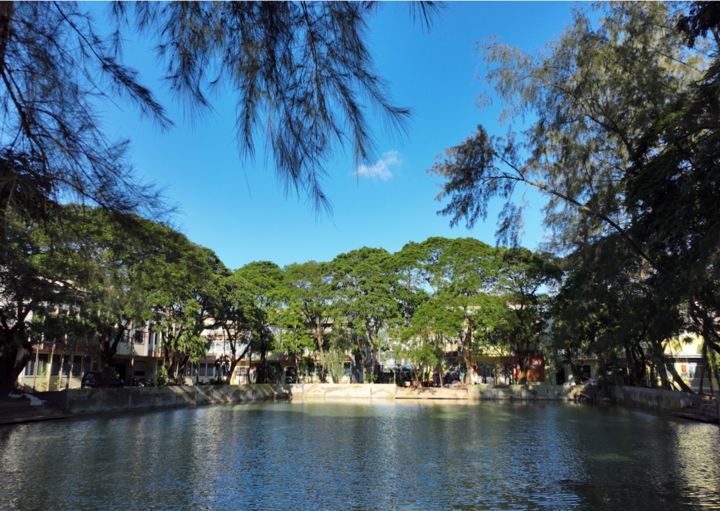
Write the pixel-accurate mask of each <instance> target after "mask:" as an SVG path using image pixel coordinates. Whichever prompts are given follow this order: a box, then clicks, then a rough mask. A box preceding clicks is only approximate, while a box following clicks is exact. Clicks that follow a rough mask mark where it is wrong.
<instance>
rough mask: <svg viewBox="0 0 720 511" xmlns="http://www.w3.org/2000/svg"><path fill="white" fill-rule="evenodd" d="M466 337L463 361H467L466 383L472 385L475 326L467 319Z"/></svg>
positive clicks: (464, 338)
mask: <svg viewBox="0 0 720 511" xmlns="http://www.w3.org/2000/svg"><path fill="white" fill-rule="evenodd" d="M465 327H466V330H465V335H464V336H463V359H464V360H465V381H464V382H463V383H465V384H466V385H470V384H471V383H472V381H470V371H471V370H472V354H473V353H472V342H473V324H472V320H471V319H470V318H468V317H467V316H466V317H465Z"/></svg>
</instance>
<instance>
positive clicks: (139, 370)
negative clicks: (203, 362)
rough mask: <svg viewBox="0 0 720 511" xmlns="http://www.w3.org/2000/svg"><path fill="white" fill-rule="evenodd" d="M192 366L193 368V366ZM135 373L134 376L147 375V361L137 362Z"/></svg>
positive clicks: (134, 368)
mask: <svg viewBox="0 0 720 511" xmlns="http://www.w3.org/2000/svg"><path fill="white" fill-rule="evenodd" d="M190 367H191V368H192V366H190ZM133 373H134V376H145V362H135V366H134V367H133ZM191 374H192V373H191Z"/></svg>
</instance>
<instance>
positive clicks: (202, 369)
mask: <svg viewBox="0 0 720 511" xmlns="http://www.w3.org/2000/svg"><path fill="white" fill-rule="evenodd" d="M198 369H199V372H198V376H205V364H198Z"/></svg>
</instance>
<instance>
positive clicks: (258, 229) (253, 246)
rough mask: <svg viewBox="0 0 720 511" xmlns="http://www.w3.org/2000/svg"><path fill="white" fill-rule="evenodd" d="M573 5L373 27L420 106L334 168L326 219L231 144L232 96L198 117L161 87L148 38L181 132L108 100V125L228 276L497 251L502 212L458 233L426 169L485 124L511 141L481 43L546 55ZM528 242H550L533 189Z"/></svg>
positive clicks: (382, 63) (395, 84) (132, 48)
mask: <svg viewBox="0 0 720 511" xmlns="http://www.w3.org/2000/svg"><path fill="white" fill-rule="evenodd" d="M573 5H574V4H572V3H542V2H530V3H524V2H502V3H490V2H486V3H475V2H458V3H449V4H447V9H446V10H444V11H443V12H442V14H441V17H440V19H439V20H437V22H436V24H435V26H434V28H433V29H432V30H431V32H430V33H426V32H424V31H423V30H422V29H421V27H420V26H419V24H415V25H414V24H413V23H412V20H411V18H410V16H409V14H408V11H407V8H406V7H405V6H402V5H399V4H386V5H384V6H383V7H382V8H381V9H380V11H379V14H378V16H377V17H376V18H375V19H374V20H373V21H372V23H371V27H370V28H371V33H370V38H371V39H370V45H371V48H372V49H373V51H374V54H375V58H376V64H377V68H378V70H379V72H380V74H381V75H382V76H383V77H384V78H385V79H386V80H387V81H388V83H389V86H390V91H391V94H392V98H393V100H394V103H395V104H399V105H402V106H407V107H410V108H411V109H412V111H413V115H412V118H411V120H410V123H409V126H410V129H409V132H408V134H407V136H405V137H400V138H399V137H397V136H389V135H390V134H388V133H386V132H384V131H383V130H382V129H381V128H378V129H377V130H376V131H375V139H376V146H377V158H376V160H375V161H373V162H369V163H367V164H366V165H365V166H364V167H361V168H360V169H357V168H356V167H355V166H354V165H353V160H352V155H351V151H350V149H349V148H348V149H347V150H346V151H345V152H344V153H343V152H342V151H341V152H339V153H338V154H336V158H335V159H334V160H333V161H331V162H329V163H328V165H327V168H326V170H327V172H328V179H327V180H326V182H325V191H326V193H327V195H328V196H329V197H330V199H331V201H332V204H333V209H334V214H333V215H332V216H324V217H321V218H319V219H318V218H317V215H316V212H315V211H314V210H313V209H312V208H311V207H310V205H309V204H308V203H307V202H306V201H305V198H304V197H299V198H298V197H296V196H289V197H286V196H285V195H284V194H283V190H282V188H281V186H280V185H279V184H278V182H277V180H276V178H275V174H274V169H273V168H272V160H269V162H268V164H267V165H266V161H265V158H264V157H263V155H262V143H260V144H259V146H258V150H259V151H258V155H257V158H256V160H255V162H250V163H243V162H242V161H241V160H240V159H239V157H238V153H237V149H236V145H235V141H234V138H233V124H234V116H233V98H232V97H230V96H227V97H219V98H217V100H216V102H215V104H214V106H215V112H214V113H213V114H210V115H207V116H205V117H203V118H202V119H200V120H195V121H194V122H193V121H192V119H190V118H189V117H188V116H187V115H185V113H184V112H183V109H182V108H180V107H179V106H178V105H177V103H175V102H173V100H172V97H171V96H170V95H169V93H168V91H167V89H165V88H163V85H162V81H161V75H160V73H159V70H158V67H159V66H158V65H157V61H156V60H155V57H154V55H153V54H152V53H151V52H149V51H148V47H147V45H146V44H145V43H139V42H135V41H128V43H127V45H126V48H125V59H126V62H127V63H128V64H130V65H132V66H134V67H136V68H137V69H138V70H139V71H140V73H141V77H142V78H141V79H142V82H143V83H145V84H146V85H148V86H150V87H151V88H152V89H153V90H154V91H156V93H157V95H158V97H159V99H160V100H161V102H162V103H163V104H164V105H165V106H166V107H167V108H168V110H169V113H170V116H171V118H172V119H173V120H174V121H175V123H176V127H175V128H173V129H172V130H170V131H169V132H166V133H161V132H159V131H158V130H157V129H155V127H154V126H153V125H152V123H151V122H148V121H144V120H142V119H140V116H139V114H138V113H137V111H135V110H134V109H133V108H132V106H130V105H123V104H120V108H116V107H115V106H114V105H107V108H106V109H105V111H104V120H105V127H106V130H107V132H108V134H110V135H111V136H116V137H127V138H129V139H130V141H131V143H132V149H131V151H132V152H131V157H132V160H133V162H134V165H135V167H136V170H137V175H138V177H139V178H140V179H141V180H143V181H145V182H148V181H151V182H155V183H156V184H157V185H159V186H161V187H164V188H165V194H166V196H167V197H168V198H169V200H170V201H171V202H174V203H176V204H177V205H178V206H179V213H178V214H177V215H176V216H175V218H174V222H175V224H176V226H177V227H178V228H179V229H180V230H181V231H182V232H184V233H185V234H186V235H187V236H188V237H189V238H190V239H191V240H192V241H194V242H196V243H199V244H201V245H204V246H206V247H209V248H211V249H213V250H215V252H216V253H217V254H218V255H219V256H220V258H221V259H222V260H223V261H224V262H225V264H226V265H227V266H228V267H230V268H233V269H235V268H239V267H241V266H243V265H245V264H247V263H249V262H252V261H259V260H270V261H274V262H276V263H277V264H279V265H281V266H282V265H286V264H290V263H293V262H304V261H308V260H317V261H327V260H331V259H333V258H334V257H335V256H336V255H338V254H341V253H343V252H347V251H350V250H353V249H356V248H360V247H363V246H369V247H383V248H385V249H387V250H389V251H391V252H395V251H397V250H400V249H401V248H402V247H403V245H405V244H406V243H407V242H409V241H423V240H425V239H426V238H428V237H430V236H446V237H467V236H470V237H474V238H477V239H480V240H482V241H484V242H486V243H489V244H494V243H495V240H494V233H495V230H496V217H497V210H498V209H499V207H500V204H499V203H498V204H496V206H497V207H496V208H495V209H494V210H491V211H490V213H489V215H488V219H487V221H486V222H484V223H483V222H478V224H477V225H476V226H475V227H474V228H473V229H471V230H468V229H466V228H465V227H464V226H459V227H456V228H453V229H451V228H450V227H449V220H448V218H444V217H439V216H437V215H436V211H437V210H438V209H439V208H440V206H441V205H440V203H438V202H436V201H434V197H435V196H436V195H437V193H438V192H439V188H438V186H437V185H438V183H439V181H438V180H436V179H433V178H431V177H430V176H428V175H427V174H426V172H425V170H426V169H428V168H429V167H431V166H432V164H433V161H434V159H435V157H436V156H437V155H438V154H440V153H441V152H442V151H443V150H444V149H445V148H447V147H450V146H453V145H457V144H458V143H460V142H461V141H462V140H464V139H465V138H466V137H467V136H468V135H469V134H470V133H471V131H473V130H474V129H475V128H476V127H477V125H478V124H482V125H483V126H485V128H486V129H488V131H490V132H491V133H492V132H495V133H498V134H500V133H504V132H505V131H506V129H507V127H506V126H504V127H501V126H499V125H498V122H497V118H498V113H499V108H498V105H495V106H493V107H492V108H489V109H486V110H484V111H481V110H479V109H478V108H477V107H476V100H477V97H478V95H479V94H480V93H481V92H482V91H483V90H484V89H485V88H486V87H487V86H486V85H485V84H484V82H483V80H482V76H480V75H479V72H481V68H480V67H479V66H480V61H479V57H478V54H477V52H476V45H477V41H481V40H483V39H484V38H486V37H489V36H492V35H496V36H497V37H498V38H499V39H500V40H501V41H504V42H507V43H509V44H511V45H515V46H518V47H520V48H521V49H523V50H527V51H535V50H536V49H539V48H541V47H542V46H544V45H545V44H546V43H548V42H549V41H551V40H552V39H553V38H555V37H557V36H558V35H559V34H560V33H561V32H562V30H563V28H564V27H565V26H566V25H567V24H568V23H570V21H571V9H572V7H573ZM525 199H526V200H528V201H529V202H530V206H531V211H530V213H529V214H528V215H527V217H526V219H525V236H524V237H523V239H522V243H523V245H525V246H527V247H528V248H531V249H534V248H536V247H537V244H538V242H539V241H540V240H541V238H542V236H543V230H542V226H541V214H540V211H539V207H540V206H541V205H542V203H543V199H542V197H540V196H539V195H537V194H536V193H535V192H534V191H529V192H528V193H527V194H526V196H525Z"/></svg>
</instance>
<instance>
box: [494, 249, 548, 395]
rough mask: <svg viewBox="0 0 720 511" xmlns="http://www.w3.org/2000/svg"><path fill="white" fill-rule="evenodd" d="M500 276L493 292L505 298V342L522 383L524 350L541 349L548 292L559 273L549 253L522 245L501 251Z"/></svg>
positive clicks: (527, 361)
mask: <svg viewBox="0 0 720 511" xmlns="http://www.w3.org/2000/svg"><path fill="white" fill-rule="evenodd" d="M500 256H501V261H500V272H499V273H500V275H499V276H498V280H497V284H496V287H495V289H496V292H497V293H498V294H499V295H500V296H502V297H503V299H504V300H505V301H506V304H507V307H508V309H509V310H510V311H511V313H510V314H508V315H505V317H507V318H511V320H510V321H509V322H508V323H507V324H506V329H507V334H508V336H509V339H508V341H509V345H510V346H511V347H512V348H513V349H514V350H515V351H516V353H518V355H519V357H518V362H519V365H520V372H521V376H520V383H525V381H526V379H527V369H528V363H529V359H528V353H529V351H530V350H531V347H532V349H534V351H536V353H537V351H538V350H539V349H540V348H541V344H542V343H543V341H544V340H546V339H545V338H546V337H547V336H548V334H549V320H550V295H551V294H554V292H555V291H556V290H557V286H558V285H559V283H560V279H561V275H562V272H561V270H560V267H559V266H558V264H557V262H556V261H555V259H554V258H553V257H552V256H551V255H549V254H543V253H533V252H531V251H529V250H528V249H525V248H510V249H502V250H501V254H500Z"/></svg>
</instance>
